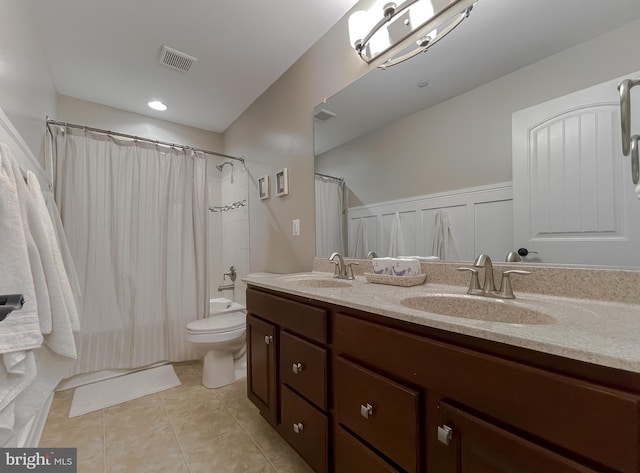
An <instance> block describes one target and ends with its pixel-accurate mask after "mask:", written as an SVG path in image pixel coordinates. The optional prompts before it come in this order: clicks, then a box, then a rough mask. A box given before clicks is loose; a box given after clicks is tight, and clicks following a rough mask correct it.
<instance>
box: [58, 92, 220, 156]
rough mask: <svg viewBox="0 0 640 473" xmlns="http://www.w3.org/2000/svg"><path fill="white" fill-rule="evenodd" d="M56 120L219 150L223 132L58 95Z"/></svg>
mask: <svg viewBox="0 0 640 473" xmlns="http://www.w3.org/2000/svg"><path fill="white" fill-rule="evenodd" d="M52 118H55V119H56V120H59V121H63V122H69V123H75V124H78V125H86V126H91V127H95V128H102V129H105V130H112V131H116V132H120V133H127V134H130V135H136V136H140V137H143V138H151V139H154V140H160V141H167V142H170V143H175V144H179V145H188V146H192V147H195V148H203V149H207V150H210V151H219V152H222V135H220V134H219V133H214V132H212V131H207V130H201V129H199V128H193V127H190V126H187V125H179V124H177V123H172V122H168V121H165V120H160V119H156V118H151V117H147V116H144V115H139V114H137V113H131V112H126V111H124V110H120V109H117V108H112V107H107V106H106V105H100V104H97V103H94V102H87V101H86V100H81V99H77V98H73V97H68V96H66V95H58V116H56V117H52Z"/></svg>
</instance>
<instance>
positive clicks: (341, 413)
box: [334, 347, 420, 473]
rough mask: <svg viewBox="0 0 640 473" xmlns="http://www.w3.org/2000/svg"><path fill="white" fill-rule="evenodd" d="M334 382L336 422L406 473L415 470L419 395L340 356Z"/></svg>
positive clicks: (336, 365)
mask: <svg viewBox="0 0 640 473" xmlns="http://www.w3.org/2000/svg"><path fill="white" fill-rule="evenodd" d="M378 348H380V347H378ZM334 380H335V382H334V391H335V399H334V403H335V416H336V421H337V422H338V423H339V424H342V425H344V426H345V427H347V428H348V429H349V430H351V431H352V432H354V433H355V434H356V435H358V436H359V437H361V438H362V439H363V440H364V441H366V442H367V443H369V444H370V445H372V446H373V447H374V448H375V449H377V450H379V451H380V452H381V453H382V454H383V455H385V456H386V457H388V458H389V459H390V460H391V461H393V462H394V463H396V464H397V465H398V466H400V467H401V468H403V469H404V470H406V471H407V472H409V473H414V472H416V471H418V458H419V427H418V425H419V416H420V409H419V393H418V392H417V391H414V390H412V389H409V388H407V387H405V386H402V385H400V384H398V383H396V382H394V381H391V380H390V379H387V378H385V377H383V376H380V375H379V374H377V373H374V372H372V371H369V370H367V369H365V368H363V367H361V366H358V365H356V364H355V363H352V362H350V361H348V360H345V359H344V358H341V357H338V358H336V360H335V366H334Z"/></svg>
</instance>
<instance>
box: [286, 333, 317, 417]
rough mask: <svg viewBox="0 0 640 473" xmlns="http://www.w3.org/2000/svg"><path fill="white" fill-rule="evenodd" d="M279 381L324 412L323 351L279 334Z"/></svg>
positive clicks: (294, 338)
mask: <svg viewBox="0 0 640 473" xmlns="http://www.w3.org/2000/svg"><path fill="white" fill-rule="evenodd" d="M280 379H281V381H282V382H283V383H285V384H287V385H288V386H290V387H291V388H292V389H293V390H295V391H297V392H298V393H299V394H301V395H303V396H304V397H305V398H307V399H308V400H309V401H311V402H312V403H313V404H315V405H316V406H317V407H319V408H320V409H322V410H326V409H327V350H326V349H324V348H321V347H319V346H317V345H314V344H312V343H309V342H307V341H305V340H302V339H301V338H299V337H296V336H295V335H292V334H290V333H288V332H285V331H282V332H281V334H280Z"/></svg>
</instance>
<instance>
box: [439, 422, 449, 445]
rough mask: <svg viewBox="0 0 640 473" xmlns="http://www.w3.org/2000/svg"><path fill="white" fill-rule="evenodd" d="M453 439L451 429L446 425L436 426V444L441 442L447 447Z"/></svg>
mask: <svg viewBox="0 0 640 473" xmlns="http://www.w3.org/2000/svg"><path fill="white" fill-rule="evenodd" d="M451 437H453V429H452V428H451V427H449V426H448V425H443V426H442V427H440V426H438V442H442V443H443V444H445V445H449V442H451Z"/></svg>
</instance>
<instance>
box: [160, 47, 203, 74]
mask: <svg viewBox="0 0 640 473" xmlns="http://www.w3.org/2000/svg"><path fill="white" fill-rule="evenodd" d="M197 60H198V59H197V58H195V57H193V56H189V55H188V54H185V53H183V52H180V51H178V50H177V49H173V48H170V47H168V46H162V50H161V51H160V64H162V65H165V66H167V67H170V68H171V69H176V70H178V71H182V72H189V69H191V66H192V65H193V63H194V62H196V61H197Z"/></svg>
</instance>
